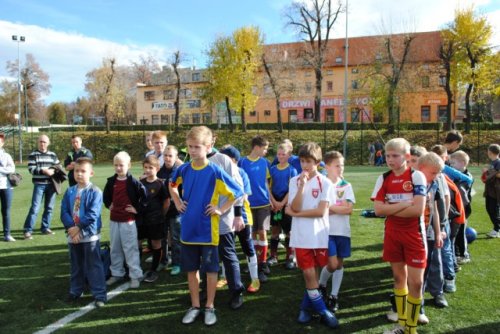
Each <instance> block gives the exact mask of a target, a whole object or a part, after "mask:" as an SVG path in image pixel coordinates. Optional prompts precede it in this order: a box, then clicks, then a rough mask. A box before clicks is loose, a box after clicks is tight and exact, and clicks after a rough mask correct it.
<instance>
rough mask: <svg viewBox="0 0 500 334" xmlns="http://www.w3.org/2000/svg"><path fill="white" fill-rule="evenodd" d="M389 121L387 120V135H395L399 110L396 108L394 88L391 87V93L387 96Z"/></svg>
mask: <svg viewBox="0 0 500 334" xmlns="http://www.w3.org/2000/svg"><path fill="white" fill-rule="evenodd" d="M387 107H388V108H389V110H388V116H389V117H388V120H387V133H389V134H393V133H395V132H396V123H397V121H398V115H397V110H396V108H395V106H394V87H393V86H392V85H390V86H389V93H388V95H387Z"/></svg>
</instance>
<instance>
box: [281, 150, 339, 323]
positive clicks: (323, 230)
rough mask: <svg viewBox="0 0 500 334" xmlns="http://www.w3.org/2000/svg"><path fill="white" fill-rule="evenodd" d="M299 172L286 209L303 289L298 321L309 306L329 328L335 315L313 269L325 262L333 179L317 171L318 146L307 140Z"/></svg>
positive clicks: (304, 319) (305, 317)
mask: <svg viewBox="0 0 500 334" xmlns="http://www.w3.org/2000/svg"><path fill="white" fill-rule="evenodd" d="M299 158H300V165H301V167H302V172H301V173H300V174H299V175H297V176H295V177H293V178H292V179H291V180H290V186H289V193H288V205H287V206H286V208H285V213H286V214H288V215H290V216H292V231H291V236H290V247H293V248H295V255H296V258H297V265H298V266H299V268H300V269H301V270H302V273H303V276H304V281H305V286H306V291H305V293H304V297H303V299H302V303H301V305H300V312H299V317H298V319H297V321H298V322H299V323H308V322H309V321H311V319H312V317H311V314H310V309H313V310H314V311H316V312H317V313H319V314H320V316H321V321H322V322H323V323H325V324H326V325H327V326H328V327H330V328H336V327H338V325H339V323H338V321H337V319H336V318H335V316H334V315H333V314H332V313H331V312H330V311H329V310H327V308H326V305H325V302H324V300H323V298H322V296H321V293H320V292H319V290H318V288H319V285H318V274H317V271H316V269H317V268H320V267H324V266H325V265H326V264H327V263H328V256H327V248H328V230H329V224H328V208H329V206H330V198H331V192H332V189H333V185H332V182H331V181H330V180H328V178H326V177H325V176H323V175H321V174H320V173H319V172H318V165H319V163H320V162H321V147H319V145H318V144H316V143H312V142H310V143H306V144H304V145H303V146H302V147H301V148H300V149H299Z"/></svg>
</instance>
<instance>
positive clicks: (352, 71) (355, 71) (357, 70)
mask: <svg viewBox="0 0 500 334" xmlns="http://www.w3.org/2000/svg"><path fill="white" fill-rule="evenodd" d="M351 73H354V74H357V73H359V69H358V68H357V67H355V68H353V69H352V70H351Z"/></svg>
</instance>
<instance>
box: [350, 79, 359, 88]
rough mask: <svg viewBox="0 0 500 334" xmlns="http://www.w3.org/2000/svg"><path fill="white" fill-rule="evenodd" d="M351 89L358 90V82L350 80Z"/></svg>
mask: <svg viewBox="0 0 500 334" xmlns="http://www.w3.org/2000/svg"><path fill="white" fill-rule="evenodd" d="M351 87H352V89H358V80H352V81H351Z"/></svg>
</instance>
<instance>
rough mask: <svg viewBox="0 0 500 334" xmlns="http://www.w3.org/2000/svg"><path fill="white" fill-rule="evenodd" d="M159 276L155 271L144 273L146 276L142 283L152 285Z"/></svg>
mask: <svg viewBox="0 0 500 334" xmlns="http://www.w3.org/2000/svg"><path fill="white" fill-rule="evenodd" d="M159 276H160V275H158V273H157V272H156V271H148V272H147V273H146V275H145V276H144V282H147V283H153V282H155V281H156V280H157V279H158V277H159ZM131 285H132V283H131Z"/></svg>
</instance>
